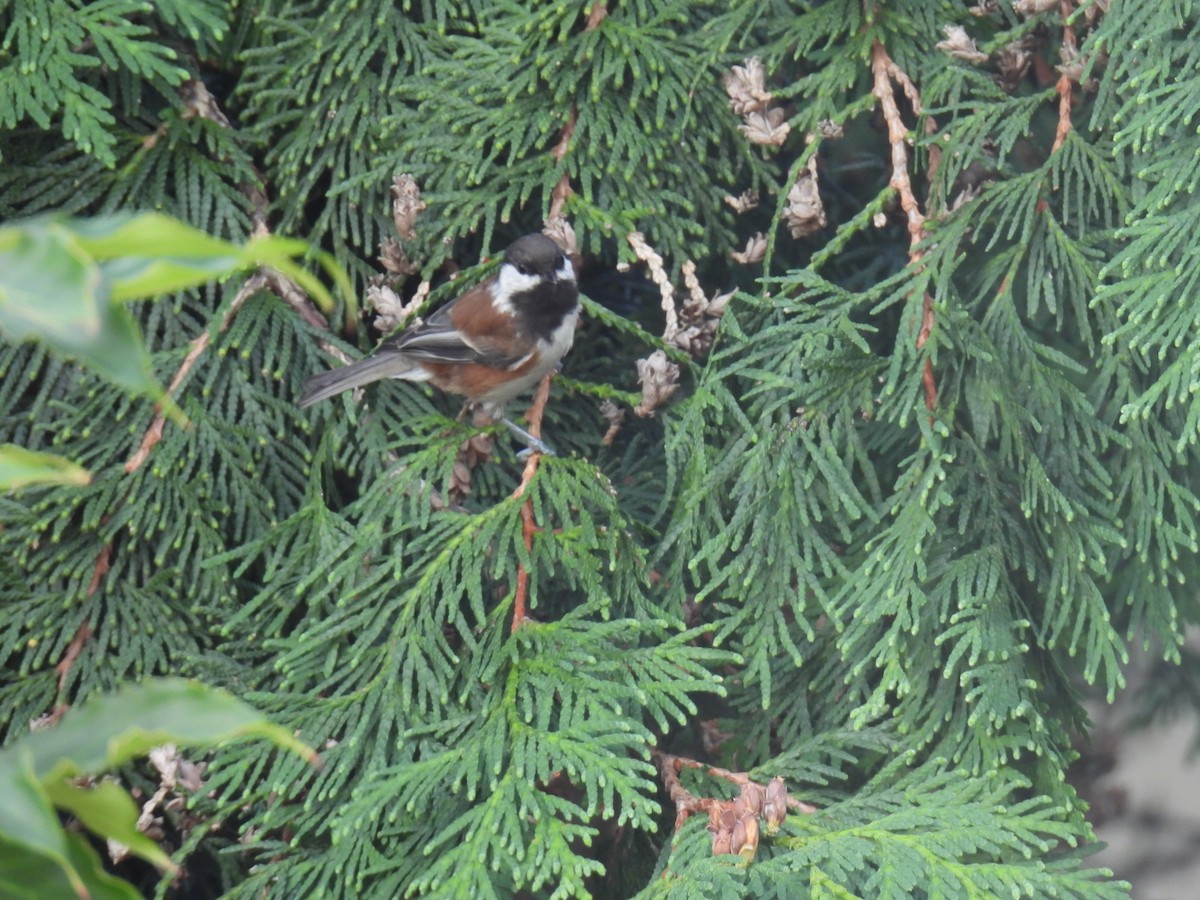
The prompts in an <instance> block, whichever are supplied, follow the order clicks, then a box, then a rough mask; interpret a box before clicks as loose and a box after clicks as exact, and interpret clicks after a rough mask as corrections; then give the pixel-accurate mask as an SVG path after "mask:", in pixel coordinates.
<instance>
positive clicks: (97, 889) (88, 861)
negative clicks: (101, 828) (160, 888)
mask: <svg viewBox="0 0 1200 900" xmlns="http://www.w3.org/2000/svg"><path fill="white" fill-rule="evenodd" d="M67 847H68V848H69V849H70V852H71V865H72V866H73V867H74V869H75V871H76V872H78V873H79V876H80V877H81V878H82V879H83V883H84V886H85V887H86V888H87V893H88V900H141V898H142V895H141V894H140V893H138V891H136V890H135V889H134V887H133V885H131V884H130V883H129V882H127V881H124V880H123V879H121V878H117V877H116V876H115V875H111V874H109V873H108V872H106V871H105V870H104V863H103V862H101V860H100V856H99V854H97V853H96V851H95V850H94V849H92V845H91V844H89V843H88V841H87V838H86V837H84V836H83V835H82V834H68V835H67ZM40 896H41V897H47V896H50V895H49V894H41V895H40Z"/></svg>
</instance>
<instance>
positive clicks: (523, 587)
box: [512, 372, 554, 632]
mask: <svg viewBox="0 0 1200 900" xmlns="http://www.w3.org/2000/svg"><path fill="white" fill-rule="evenodd" d="M553 377H554V373H553V372H550V373H547V375H546V377H545V378H543V379H542V383H541V384H539V385H538V389H537V393H535V394H534V395H533V405H532V406H530V407H529V412H528V413H526V414H525V418H526V420H527V425H528V430H529V433H530V434H532V435H533V436H534V437H535V438H540V437H541V436H542V416H543V414H544V413H545V412H546V401H547V400H549V399H550V379H552V378H553ZM541 459H542V455H541V454H540V453H538V452H537V451H532V452H530V454H529V458H528V459H527V460H525V471H524V472H522V473H521V483H520V484H519V485H517V489H516V490H515V491H513V498H514V499H520V498H521V497H522V496H524V494H525V491H526V490H528V488H529V485H530V483H531V482H532V481H533V476H534V475H536V474H537V470H538V463H539V462H541ZM537 531H538V526H537V522H535V521H534V518H533V500H532V498H529V497H526V498H525V503H524V504H522V506H521V537H522V538H523V539H524V541H525V551H526V552H527V553H529V552H532V551H533V536H534V535H535V534H536V533H537ZM528 595H529V572H527V571H526V570H525V564H524V563H517V587H516V590H515V591H514V592H513V617H512V631H514V632H515V631H516V630H517V629H518V628H520V627H521V623H522V622H524V621H525V620H526V618H528V616H527V614H526V611H525V609H526V607H525V601H526V598H527V597H528Z"/></svg>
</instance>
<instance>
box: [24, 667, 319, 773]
mask: <svg viewBox="0 0 1200 900" xmlns="http://www.w3.org/2000/svg"><path fill="white" fill-rule="evenodd" d="M250 736H257V737H263V738H266V739H268V740H270V741H272V742H274V743H275V744H276V745H278V746H280V747H283V748H286V749H289V750H293V751H295V752H296V753H299V754H301V755H302V756H304V757H305V758H306V759H309V760H310V761H315V759H316V755H315V754H314V753H313V751H312V750H310V749H309V748H307V747H305V746H304V744H302V743H301V742H300V741H298V740H296V739H295V738H294V737H292V735H291V733H290V732H289V731H287V730H286V729H284V728H281V727H279V726H278V725H272V724H271V723H270V722H268V721H267V720H266V719H265V718H263V716H262V715H261V714H260V713H258V712H257V711H255V710H254V709H252V708H251V707H249V706H247V705H246V704H245V703H243V702H242V701H240V700H238V699H237V698H235V697H234V696H233V695H231V694H228V693H226V692H225V691H221V690H216V689H214V688H209V687H206V686H205V685H202V684H199V683H197V682H192V681H185V680H183V679H180V678H163V679H153V680H149V681H145V682H143V683H141V684H137V685H132V686H130V687H126V688H124V689H122V690H119V691H117V692H116V693H114V694H108V695H104V696H100V697H96V698H94V699H92V700H89V701H87V702H85V703H83V704H82V705H81V706H79V707H77V708H75V709H72V710H71V711H70V712H68V713H67V714H66V715H65V716H63V718H62V721H61V722H59V723H58V725H57V726H55V727H54V728H48V729H46V730H45V731H37V732H34V733H33V734H31V735H29V736H28V737H27V738H25V739H24V740H23V741H22V742H21V743H22V745H23V747H25V748H27V749H28V751H29V752H30V753H31V754H32V760H33V765H34V767H35V771H36V773H37V775H38V777H39V778H43V779H45V778H60V777H64V776H72V775H77V774H82V773H94V772H102V771H106V770H108V769H111V768H113V767H115V766H119V765H121V764H123V763H126V762H128V761H129V760H131V759H135V758H137V757H140V756H144V755H145V754H146V753H147V752H148V751H150V750H151V749H152V748H154V747H157V746H159V745H161V744H168V743H174V744H181V745H186V746H190V747H194V746H209V745H212V744H217V743H220V742H222V741H226V740H229V739H231V738H238V737H250ZM0 759H3V754H2V753H0Z"/></svg>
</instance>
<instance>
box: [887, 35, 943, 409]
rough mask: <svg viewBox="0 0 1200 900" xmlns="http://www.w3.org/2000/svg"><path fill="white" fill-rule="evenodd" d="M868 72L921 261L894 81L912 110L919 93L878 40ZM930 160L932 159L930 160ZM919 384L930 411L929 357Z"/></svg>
mask: <svg viewBox="0 0 1200 900" xmlns="http://www.w3.org/2000/svg"><path fill="white" fill-rule="evenodd" d="M871 73H872V75H873V76H874V81H875V85H874V90H873V93H874V94H875V96H876V97H877V98H879V104H880V106H881V108H882V109H883V118H884V121H885V122H886V123H887V131H888V143H889V144H890V145H891V149H892V177H891V181H890V184H891V186H892V188H894V189H895V191H896V193H897V194H898V195H899V197H900V208H901V209H903V210H904V215H905V217H906V218H907V220H908V245H909V251H908V260H909V263H910V264H915V263H918V262H920V259H921V257H922V256H923V255H924V254H923V251H921V250H919V249H918V245H919V244H920V243H921V241H923V240H924V239H925V215H924V213H922V212H921V206H920V204H919V203H918V202H917V197H916V194H915V193H914V192H913V187H912V181H911V180H910V179H909V177H908V146H907V139H908V129H907V128H906V127H905V125H904V119H903V117H902V116H901V115H900V107H899V106H898V105H897V103H896V91H895V88H894V87H893V84H892V83H893V81H895V82H896V83H897V84H899V85H900V87H901V89H902V90H903V91H904V94H905V96H906V97H907V98H908V101H909V105H911V106H912V108H913V111H914V112H915V113H918V114H919V113H920V111H921V97H920V94H919V93H918V92H917V88H916V86H915V85H914V84H913V83H912V80H911V79H910V78H909V77H908V75H907V74H906V73H905V72H904V71H903V70H902V69H901V68H900V67H899V66H897V65H896V63H895V62H894V61H893V60H892V58H891V57H890V56H889V55H888V52H887V50H886V49H885V48H884V46H883V44H881V43H880V42H879V41H875V43H874V44H872V45H871ZM931 162H932V160H931ZM933 325H934V317H933V297H932V295H930V294H929V293H928V292H926V293H925V297H924V302H923V303H922V304H921V324H920V326H919V328H918V330H917V349H918V350H921V349H923V348H924V347H925V343H926V341H928V340H929V335H930V334H931V333H932V332H933ZM921 384H922V385H923V387H924V391H925V408H926V410H928V411H929V412H931V413H932V412H933V411H934V410H935V409H936V408H937V379H936V378H935V377H934V373H933V363H932V362H931V361H930V359H929V358H928V357H926V359H925V365H924V368H923V370H922V372H921Z"/></svg>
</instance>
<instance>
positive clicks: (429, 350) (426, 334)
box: [379, 284, 530, 369]
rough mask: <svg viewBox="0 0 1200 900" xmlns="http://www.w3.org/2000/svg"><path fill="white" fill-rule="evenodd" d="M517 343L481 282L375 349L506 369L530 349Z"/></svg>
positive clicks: (508, 322) (512, 328)
mask: <svg viewBox="0 0 1200 900" xmlns="http://www.w3.org/2000/svg"><path fill="white" fill-rule="evenodd" d="M464 329H465V332H466V333H464ZM467 334H470V335H472V336H471V337H467ZM521 344H522V342H521V341H519V340H518V335H517V333H516V329H515V326H514V325H513V323H512V320H511V318H510V317H508V316H505V315H503V314H501V313H500V312H499V311H498V310H496V308H495V307H494V305H493V304H492V297H491V291H490V289H489V285H488V284H482V285H479V286H478V287H476V288H474V289H473V290H471V291H468V292H467V293H465V294H463V295H462V296H461V297H459V298H458V299H457V300H454V301H453V302H451V303H448V304H447V305H445V306H443V307H442V308H441V309H439V310H438V311H437V312H435V313H434V314H433V315H431V316H430V317H429V318H428V319H426V320H425V321H424V322H423V323H421V324H420V325H418V326H416V327H415V328H410V329H408V330H407V331H404V332H402V333H400V334H398V335H396V336H395V337H391V338H388V339H387V340H386V341H384V342H383V344H382V345H380V348H379V349H380V351H393V352H397V353H403V354H405V355H406V356H409V357H411V358H412V359H416V360H420V361H424V362H447V363H479V364H482V365H485V366H489V367H491V368H494V369H507V368H510V367H512V366H514V365H517V364H518V363H520V362H521V361H522V360H524V359H525V358H526V357H527V356H528V355H529V349H530V348H526V347H523V346H522V345H521Z"/></svg>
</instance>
